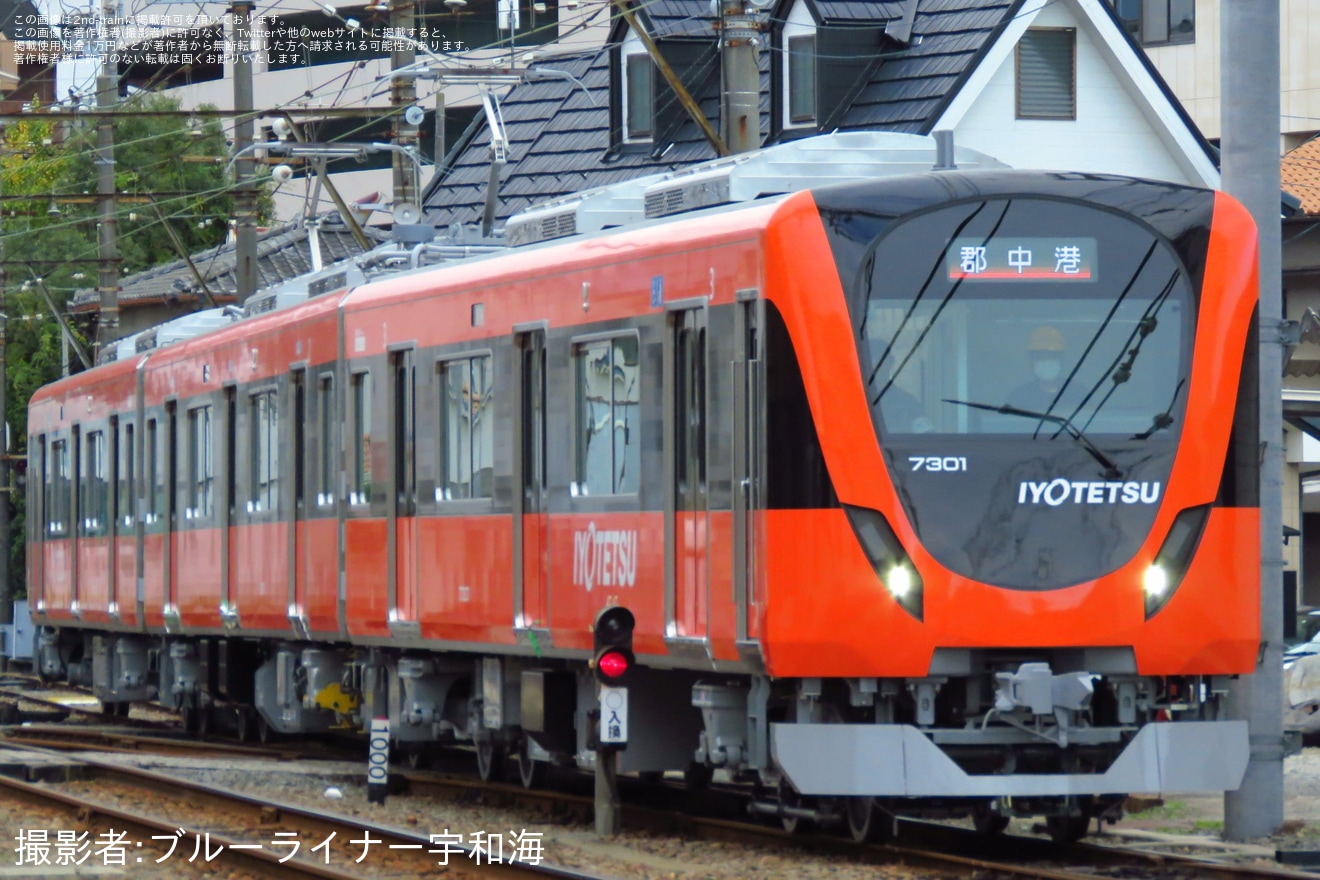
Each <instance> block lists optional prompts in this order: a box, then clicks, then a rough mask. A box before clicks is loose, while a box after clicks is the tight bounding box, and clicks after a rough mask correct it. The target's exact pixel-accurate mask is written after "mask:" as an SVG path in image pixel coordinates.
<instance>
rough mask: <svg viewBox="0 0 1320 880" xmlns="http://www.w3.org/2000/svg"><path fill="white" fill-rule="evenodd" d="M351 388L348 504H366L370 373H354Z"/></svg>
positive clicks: (368, 479) (369, 491)
mask: <svg viewBox="0 0 1320 880" xmlns="http://www.w3.org/2000/svg"><path fill="white" fill-rule="evenodd" d="M351 386H352V406H353V451H352V456H353V479H352V482H351V483H350V485H349V493H348V503H349V504H367V503H369V502H370V501H371V373H369V372H361V373H354V374H353V378H352V383H351Z"/></svg>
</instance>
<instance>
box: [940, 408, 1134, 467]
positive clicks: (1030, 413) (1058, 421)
mask: <svg viewBox="0 0 1320 880" xmlns="http://www.w3.org/2000/svg"><path fill="white" fill-rule="evenodd" d="M944 402H945V403H956V404H957V405H958V406H967V407H971V408H972V409H983V410H986V411H988V412H996V413H1001V414H1003V415H1006V416H1022V417H1023V418H1024V419H1038V420H1040V421H1043V422H1050V423H1052V424H1055V425H1058V426H1059V427H1060V428H1061V429H1062V430H1064V431H1067V432H1068V436H1070V437H1072V438H1073V439H1074V440H1076V441H1077V442H1078V443H1080V444H1081V445H1082V446H1083V448H1085V449H1086V451H1087V452H1089V453H1091V457H1092V458H1094V459H1095V460H1096V461H1098V462H1099V463H1100V464H1102V465H1104V468H1105V479H1107V480H1121V479H1123V471H1122V470H1121V469H1120V468H1119V466H1118V462H1116V461H1114V460H1113V459H1112V458H1110V457H1109V456H1108V455H1106V454H1105V453H1104V451H1103V450H1101V449H1100V447H1098V446H1096V445H1095V444H1094V443H1092V442H1091V441H1090V439H1089V438H1087V436H1086V435H1085V434H1083V433H1082V432H1081V431H1080V430H1079V429H1078V428H1077V426H1076V425H1074V424H1073V423H1072V420H1071V419H1069V418H1068V417H1067V416H1056V415H1051V414H1050V413H1043V412H1036V411H1034V410H1029V409H1019V408H1018V407H1016V406H1009V405H1008V404H1004V405H1003V406H994V405H992V404H989V403H974V402H972V401H970V400H954V399H953V398H951V397H946V398H944Z"/></svg>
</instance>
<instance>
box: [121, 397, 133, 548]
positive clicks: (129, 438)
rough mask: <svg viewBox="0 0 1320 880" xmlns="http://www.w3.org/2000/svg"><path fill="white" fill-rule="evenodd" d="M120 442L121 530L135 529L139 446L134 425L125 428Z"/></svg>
mask: <svg viewBox="0 0 1320 880" xmlns="http://www.w3.org/2000/svg"><path fill="white" fill-rule="evenodd" d="M122 433H123V439H122V440H121V441H120V442H119V462H120V464H119V519H118V523H119V526H120V528H121V529H123V530H131V529H132V528H133V510H134V508H135V507H136V504H135V503H134V500H133V499H134V498H135V497H136V495H137V481H136V479H135V478H136V476H137V446H136V445H135V441H136V439H137V438H136V437H135V436H134V431H133V425H132V423H128V424H125V425H124V426H123V432H122Z"/></svg>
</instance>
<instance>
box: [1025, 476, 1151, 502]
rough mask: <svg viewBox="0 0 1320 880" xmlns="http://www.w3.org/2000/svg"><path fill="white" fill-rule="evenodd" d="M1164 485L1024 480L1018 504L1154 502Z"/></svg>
mask: <svg viewBox="0 0 1320 880" xmlns="http://www.w3.org/2000/svg"><path fill="white" fill-rule="evenodd" d="M1159 500H1160V484H1159V483H1149V482H1141V483H1135V482H1126V483H1119V482H1109V481H1106V482H1085V481H1077V480H1065V479H1063V478H1062V477H1060V478H1058V479H1056V480H1049V481H1047V482H1044V483H1035V482H1031V481H1028V480H1024V481H1023V482H1022V483H1021V484H1020V485H1019V486H1018V504H1048V505H1049V506H1050V507H1059V506H1061V505H1064V504H1154V503H1155V502H1156V501H1159Z"/></svg>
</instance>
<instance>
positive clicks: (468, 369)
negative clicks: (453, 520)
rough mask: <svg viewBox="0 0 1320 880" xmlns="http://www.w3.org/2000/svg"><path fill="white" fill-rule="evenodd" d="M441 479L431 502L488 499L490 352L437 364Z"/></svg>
mask: <svg viewBox="0 0 1320 880" xmlns="http://www.w3.org/2000/svg"><path fill="white" fill-rule="evenodd" d="M439 373H440V381H439V382H438V383H437V384H438V387H439V388H440V393H441V394H443V395H444V400H442V401H441V402H440V435H439V436H440V442H439V444H438V446H439V453H440V480H439V483H438V485H437V486H436V490H435V500H436V501H458V500H462V499H464V498H490V497H492V496H493V494H494V488H495V485H494V484H495V430H494V424H493V421H494V416H495V414H494V410H493V408H492V403H493V398H492V395H491V389H492V387H493V385H494V383H493V381H492V375H491V358H490V355H482V356H481V357H473V358H462V359H460V360H452V361H445V362H443V363H441V364H440V365H439Z"/></svg>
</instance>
